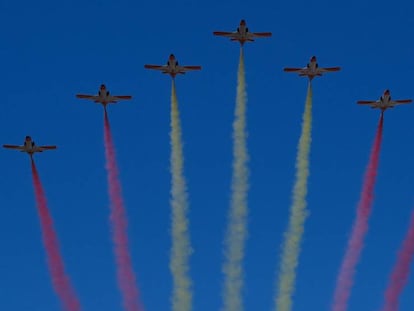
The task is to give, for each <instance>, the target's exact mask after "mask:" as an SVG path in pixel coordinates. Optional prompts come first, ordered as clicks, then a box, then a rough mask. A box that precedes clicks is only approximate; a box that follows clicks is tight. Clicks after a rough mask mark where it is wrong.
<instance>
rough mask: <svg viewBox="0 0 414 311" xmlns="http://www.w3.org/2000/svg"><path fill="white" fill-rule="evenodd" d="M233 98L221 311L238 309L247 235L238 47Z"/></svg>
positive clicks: (241, 68)
mask: <svg viewBox="0 0 414 311" xmlns="http://www.w3.org/2000/svg"><path fill="white" fill-rule="evenodd" d="M237 79H238V81H237V99H236V111H235V120H234V122H233V139H234V147H233V148H234V149H233V157H234V160H233V179H232V197H231V206H230V215H229V225H228V229H227V237H226V240H225V263H224V266H223V272H224V274H225V281H224V288H223V299H224V301H223V307H222V310H224V311H242V310H243V305H242V287H243V267H242V261H243V258H244V245H245V240H246V236H247V212H248V211H247V190H248V174H249V172H248V169H247V161H248V154H247V147H246V136H247V135H246V83H245V74H244V57H243V50H242V49H240V61H239V70H238V75H237Z"/></svg>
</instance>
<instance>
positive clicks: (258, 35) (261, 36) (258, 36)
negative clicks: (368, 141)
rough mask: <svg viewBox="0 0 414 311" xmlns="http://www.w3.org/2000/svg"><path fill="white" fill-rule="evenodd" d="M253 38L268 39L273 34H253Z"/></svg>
mask: <svg viewBox="0 0 414 311" xmlns="http://www.w3.org/2000/svg"><path fill="white" fill-rule="evenodd" d="M252 35H253V37H256V38H266V37H271V36H272V33H271V32H252Z"/></svg>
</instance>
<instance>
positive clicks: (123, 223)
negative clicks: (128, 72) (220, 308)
mask: <svg viewBox="0 0 414 311" xmlns="http://www.w3.org/2000/svg"><path fill="white" fill-rule="evenodd" d="M104 136H105V155H106V169H107V171H108V185H109V197H110V200H111V216H110V220H111V225H112V232H113V237H112V238H113V242H114V244H115V257H116V264H117V278H118V285H119V287H120V289H121V293H122V295H123V304H124V308H125V309H126V310H127V311H139V310H143V307H142V304H141V302H140V300H139V293H138V288H137V286H136V285H135V284H136V283H135V282H136V280H135V274H134V271H133V269H132V263H131V256H130V254H129V247H128V236H127V226H128V222H127V218H126V215H125V208H124V202H123V199H122V191H121V184H120V182H119V179H118V166H117V164H116V159H115V148H114V143H113V141H112V134H111V127H110V125H109V119H108V115H107V113H106V110H105V133H104Z"/></svg>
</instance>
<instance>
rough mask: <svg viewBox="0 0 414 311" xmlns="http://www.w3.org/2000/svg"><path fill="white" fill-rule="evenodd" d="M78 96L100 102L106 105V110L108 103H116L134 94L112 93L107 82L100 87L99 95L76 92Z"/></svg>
mask: <svg viewBox="0 0 414 311" xmlns="http://www.w3.org/2000/svg"><path fill="white" fill-rule="evenodd" d="M76 97H77V98H83V99H89V100H92V101H94V102H95V103H100V104H102V105H103V106H104V108H105V110H106V105H107V104H114V103H116V102H118V101H120V100H129V99H131V98H132V96H129V95H111V94H110V93H109V91H108V90H107V88H106V86H105V84H101V86H100V87H99V92H98V95H85V94H76Z"/></svg>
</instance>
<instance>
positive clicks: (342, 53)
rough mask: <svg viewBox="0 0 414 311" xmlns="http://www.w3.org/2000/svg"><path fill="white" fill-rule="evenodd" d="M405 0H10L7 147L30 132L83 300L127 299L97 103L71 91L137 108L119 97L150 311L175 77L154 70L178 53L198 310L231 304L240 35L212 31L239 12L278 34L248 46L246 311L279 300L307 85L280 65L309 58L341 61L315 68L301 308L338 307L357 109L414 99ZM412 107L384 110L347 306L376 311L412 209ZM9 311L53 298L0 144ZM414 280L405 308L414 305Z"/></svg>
mask: <svg viewBox="0 0 414 311" xmlns="http://www.w3.org/2000/svg"><path fill="white" fill-rule="evenodd" d="M412 10H413V6H412V4H410V3H408V1H401V0H397V1H394V2H392V3H391V2H385V1H382V0H380V1H372V0H367V1H364V2H363V3H360V2H359V1H356V0H351V1H347V2H341V3H339V2H336V3H335V2H333V1H312V2H310V1H302V0H301V1H296V2H289V1H285V2H275V1H263V0H258V1H255V2H253V1H227V0H224V1H217V0H211V1H206V2H203V3H199V2H196V1H176V2H166V1H141V2H140V3H138V2H137V1H126V0H120V1H104V0H99V1H98V0H95V1H87V2H86V1H79V0H75V1H50V0H46V1H36V2H29V1H23V2H20V3H19V2H15V1H1V2H0V29H1V43H0V59H1V68H2V77H3V78H2V83H1V86H0V87H1V91H2V113H1V114H0V127H1V129H2V130H1V133H2V134H1V135H0V136H1V143H2V144H3V143H6V144H17V143H21V142H22V141H23V139H24V136H25V135H31V136H32V137H33V138H34V140H35V141H36V142H37V143H38V144H57V145H58V148H59V149H58V150H57V151H55V152H47V153H44V154H41V155H36V162H37V165H38V169H39V173H40V176H41V179H42V181H43V185H44V187H45V191H46V194H47V196H48V201H49V208H50V210H51V213H52V215H53V217H54V220H55V228H56V231H57V233H58V236H59V240H60V242H61V248H62V253H63V256H64V258H65V261H66V269H67V272H68V273H69V274H70V276H71V278H72V282H73V284H74V286H75V288H76V290H77V292H78V294H79V297H80V300H81V303H82V305H83V307H84V310H85V311H88V310H101V311H109V310H111V311H116V310H121V297H120V294H119V292H118V289H117V284H116V280H115V266H114V257H113V252H112V245H111V236H110V232H109V220H108V215H109V208H108V204H109V203H108V202H109V199H108V195H107V183H106V172H105V169H104V164H105V159H104V148H103V113H102V108H101V107H100V106H98V105H95V104H93V103H90V102H87V101H81V100H77V99H76V98H75V94H76V93H96V92H97V91H98V87H99V85H100V84H101V83H105V84H106V85H107V87H108V88H109V90H110V91H111V92H112V93H113V94H119V95H133V100H132V101H131V102H123V103H119V104H118V105H114V106H111V107H109V109H108V111H109V116H110V120H111V126H112V131H113V136H114V141H115V145H116V147H117V159H118V163H119V168H120V174H121V182H122V185H123V193H124V197H125V202H126V208H127V212H128V216H129V222H130V226H129V237H130V242H131V250H132V257H133V262H134V268H135V271H136V273H137V277H138V283H139V287H140V289H141V296H142V300H143V302H144V305H145V306H146V310H149V311H151V310H156V311H159V310H169V309H170V294H171V275H170V272H169V270H168V262H169V249H170V244H171V243H170V239H171V238H170V232H169V226H170V206H169V190H170V174H169V155H170V146H169V136H168V134H169V130H170V128H169V107H170V84H171V83H170V81H169V78H168V77H166V76H163V75H161V74H159V73H157V72H153V71H148V70H144V68H143V66H144V64H146V63H160V64H162V63H165V62H166V61H167V57H168V55H169V54H170V53H174V54H175V55H176V57H177V59H178V61H179V62H180V63H181V64H184V65H201V66H203V70H202V71H201V72H195V73H189V74H187V75H185V76H180V77H178V78H177V94H178V100H179V105H180V110H181V120H182V128H183V141H184V155H185V174H186V177H187V181H188V189H189V198H190V226H191V228H190V231H191V239H192V245H193V248H194V253H193V256H192V258H191V275H192V277H193V279H194V292H195V300H194V310H197V311H205V310H218V309H219V307H220V306H221V297H220V295H221V284H222V280H223V276H222V273H221V263H222V260H223V255H222V249H223V247H222V240H223V237H224V231H225V228H226V220H227V211H228V206H229V198H230V178H231V161H232V158H231V157H232V141H231V131H232V128H231V123H232V120H233V110H234V104H235V95H236V75H237V73H236V71H237V65H238V64H237V62H238V55H239V47H238V45H237V44H235V43H231V42H230V41H228V40H227V39H225V38H217V37H214V36H213V35H212V32H213V31H215V30H229V31H231V30H234V29H235V28H236V27H237V24H238V23H239V21H240V19H242V18H244V19H246V21H247V23H248V26H249V29H250V30H251V31H271V32H273V37H272V38H270V39H262V40H257V42H255V43H254V44H247V45H246V49H245V62H246V82H247V94H248V132H249V137H248V147H249V153H250V157H251V160H250V164H249V167H250V171H251V179H250V185H251V188H250V193H249V207H250V215H249V239H248V242H247V249H246V251H247V253H246V261H245V269H246V287H245V290H244V294H245V295H244V296H245V310H259V311H262V310H272V309H273V297H274V293H275V277H276V269H277V267H278V266H279V255H280V249H281V247H280V245H281V242H282V234H283V232H284V230H285V229H286V226H287V220H288V213H289V206H290V203H291V190H292V185H293V178H294V163H295V156H296V146H297V141H298V137H299V134H300V121H301V120H300V118H301V115H302V111H303V107H304V100H305V96H306V83H307V81H306V80H305V79H300V78H299V77H297V76H295V75H293V74H286V73H284V72H283V71H282V68H283V67H285V66H304V65H305V64H306V63H307V61H308V60H309V58H310V57H311V56H312V55H316V56H317V57H318V60H319V64H320V65H321V66H341V67H342V68H343V69H342V71H341V72H338V73H332V74H327V75H326V76H324V77H322V78H317V79H315V80H314V83H313V90H314V110H313V111H314V123H313V133H312V134H313V135H312V136H313V141H312V148H311V164H310V168H311V175H310V179H309V196H308V206H309V209H310V213H311V214H310V217H309V218H308V220H307V223H306V228H305V235H304V241H303V242H304V243H303V251H302V253H301V257H300V266H299V269H298V279H297V290H296V294H295V298H294V306H293V310H295V311H299V310H306V309H308V310H309V308H311V309H312V310H328V309H329V308H330V305H331V301H332V295H333V291H334V286H335V281H336V275H337V272H338V270H339V265H340V263H341V260H342V256H343V254H344V250H345V245H346V241H347V238H348V234H349V232H350V229H351V225H352V221H353V218H354V215H355V207H356V204H357V201H358V198H359V193H360V189H361V182H362V178H363V174H364V170H365V166H366V164H367V160H368V155H369V151H370V148H371V143H372V140H373V137H374V133H375V127H376V125H377V121H378V118H379V112H378V111H374V110H371V109H369V108H367V107H359V106H357V105H356V101H357V100H358V99H376V98H378V97H379V96H380V95H381V93H382V92H383V91H384V89H386V88H389V89H390V90H391V94H392V96H393V97H394V98H396V99H397V98H413V97H414V93H413V89H412V74H413V72H414V62H413V55H414V44H413V43H412V29H414V16H413V15H412ZM413 109H414V107H412V106H409V105H408V106H404V107H399V108H396V109H394V110H392V111H391V110H390V111H387V112H386V115H385V121H384V139H383V146H382V147H383V148H382V152H381V160H380V169H379V174H378V182H377V185H376V197H375V203H374V209H373V214H372V218H371V221H370V230H369V233H368V235H367V239H366V248H365V250H364V252H363V255H362V260H361V262H360V265H359V266H358V272H357V275H356V283H355V287H354V289H353V292H352V297H351V300H350V308H349V309H350V310H353V311H362V310H364V311H365V310H367V309H370V310H378V309H379V308H380V307H381V305H382V301H383V292H384V290H385V288H386V284H387V282H388V275H389V273H390V272H391V269H392V266H393V264H394V262H395V258H396V251H397V249H398V248H399V246H400V244H401V241H402V239H403V237H404V235H405V232H406V229H407V226H408V218H409V215H410V211H411V209H412V208H413V206H414V196H413V191H412V190H413V188H412V186H413V185H414V162H413V161H412V153H413V152H414V147H413V145H412V144H411V141H412V137H413V135H414V128H413V126H412V118H413V116H414V110H413ZM0 158H1V163H2V178H0V187H1V189H2V191H1V192H0V200H1V202H3V203H2V208H1V210H2V213H3V214H2V216H3V217H1V218H0V236H1V237H2V238H1V239H0V243H1V246H2V247H1V249H2V255H1V256H0V275H1V277H0V289H1V290H0V309H4V310H19V311H20V310H22V311H26V310H27V311H48V310H58V309H59V304H58V300H57V298H56V296H55V294H54V292H53V290H52V287H51V282H50V279H49V274H48V271H47V266H46V262H45V256H44V249H43V245H42V241H41V235H40V226H39V220H38V217H37V214H36V209H35V203H34V194H33V187H32V181H31V173H30V162H29V159H28V157H27V156H25V155H23V154H19V153H14V152H12V151H9V150H3V151H1V152H0ZM413 290H414V279H413V277H411V278H410V281H409V284H408V285H407V288H406V290H405V292H404V294H403V296H402V303H401V310H412V309H413V307H414V299H413V298H412V297H410V294H409V293H410V292H412V291H413Z"/></svg>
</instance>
